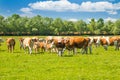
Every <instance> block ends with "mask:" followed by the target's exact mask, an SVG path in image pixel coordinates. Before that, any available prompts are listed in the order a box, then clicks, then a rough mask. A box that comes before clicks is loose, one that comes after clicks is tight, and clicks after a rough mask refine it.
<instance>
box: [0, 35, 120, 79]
mask: <svg viewBox="0 0 120 80" xmlns="http://www.w3.org/2000/svg"><path fill="white" fill-rule="evenodd" d="M3 38H4V39H6V38H7V37H3ZM14 38H15V39H16V46H15V51H14V53H8V51H7V46H6V43H5V42H4V43H3V44H2V46H0V80H119V79H120V77H119V75H120V51H114V48H113V47H109V48H108V51H105V50H104V49H103V47H99V48H95V47H94V46H93V53H92V54H87V55H86V54H84V55H82V54H81V53H77V55H70V56H67V51H66V52H65V53H64V55H63V57H58V56H57V54H55V53H53V54H50V53H47V52H46V53H44V54H42V53H39V54H35V53H33V54H31V55H30V54H25V53H24V51H23V50H20V49H19V42H18V37H14Z"/></svg>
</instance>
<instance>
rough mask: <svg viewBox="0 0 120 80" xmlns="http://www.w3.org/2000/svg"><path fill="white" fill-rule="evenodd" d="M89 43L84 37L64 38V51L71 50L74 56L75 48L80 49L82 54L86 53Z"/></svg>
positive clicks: (88, 39)
mask: <svg viewBox="0 0 120 80" xmlns="http://www.w3.org/2000/svg"><path fill="white" fill-rule="evenodd" d="M89 42H90V38H84V37H68V38H65V47H66V49H68V50H69V51H70V50H73V53H74V54H75V48H81V49H82V51H83V53H85V52H86V53H87V47H88V44H89Z"/></svg>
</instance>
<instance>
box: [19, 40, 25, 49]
mask: <svg viewBox="0 0 120 80" xmlns="http://www.w3.org/2000/svg"><path fill="white" fill-rule="evenodd" d="M23 40H24V38H19V42H20V50H21V49H22V48H23Z"/></svg>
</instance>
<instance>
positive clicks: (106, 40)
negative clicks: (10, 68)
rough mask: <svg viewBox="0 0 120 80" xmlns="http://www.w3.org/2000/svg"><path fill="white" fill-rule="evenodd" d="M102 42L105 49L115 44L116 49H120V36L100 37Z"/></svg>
mask: <svg viewBox="0 0 120 80" xmlns="http://www.w3.org/2000/svg"><path fill="white" fill-rule="evenodd" d="M100 43H101V45H102V46H103V47H104V49H105V50H108V46H115V50H119V43H120V38H119V37H117V36H113V37H104V36H103V37H102V38H100Z"/></svg>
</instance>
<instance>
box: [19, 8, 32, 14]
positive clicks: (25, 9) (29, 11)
mask: <svg viewBox="0 0 120 80" xmlns="http://www.w3.org/2000/svg"><path fill="white" fill-rule="evenodd" d="M20 11H22V12H24V13H31V11H32V9H31V8H21V9H20Z"/></svg>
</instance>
